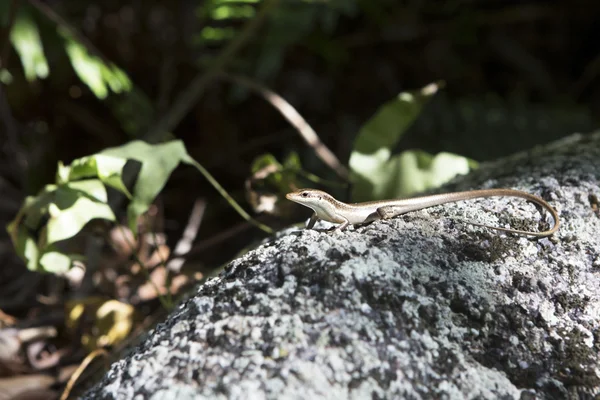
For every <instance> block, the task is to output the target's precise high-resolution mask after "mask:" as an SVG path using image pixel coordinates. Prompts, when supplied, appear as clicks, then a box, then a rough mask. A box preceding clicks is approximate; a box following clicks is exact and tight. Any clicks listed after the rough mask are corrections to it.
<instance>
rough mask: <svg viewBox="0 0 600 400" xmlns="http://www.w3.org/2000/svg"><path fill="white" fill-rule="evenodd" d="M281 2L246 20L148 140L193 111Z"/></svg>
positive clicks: (267, 0) (270, 0) (268, 3)
mask: <svg viewBox="0 0 600 400" xmlns="http://www.w3.org/2000/svg"><path fill="white" fill-rule="evenodd" d="M35 1H37V0H35ZM277 2H278V0H264V1H263V4H262V6H261V8H260V10H259V11H258V13H257V14H256V17H254V18H252V19H251V20H250V21H248V22H247V23H246V25H245V26H244V28H243V30H242V31H241V32H240V33H239V34H238V35H237V36H236V37H235V38H234V39H233V40H232V41H231V42H230V43H229V44H228V45H227V47H226V48H225V49H224V50H223V51H222V52H221V53H219V55H218V56H217V58H216V59H215V61H213V63H212V65H211V66H210V67H209V68H208V70H206V71H202V72H200V73H199V74H198V75H197V76H196V77H195V78H194V80H192V82H191V83H190V84H189V87H188V88H187V89H186V90H185V91H183V92H182V93H181V94H180V95H179V97H178V98H177V99H176V100H175V102H174V103H173V105H172V106H171V109H170V110H169V112H168V113H167V114H165V115H164V116H163V117H162V118H161V119H160V120H158V121H157V122H156V123H155V124H153V127H152V129H150V130H149V131H148V132H147V133H146V134H145V135H144V137H143V139H144V140H145V141H147V142H149V143H155V142H158V141H160V140H161V139H162V138H163V137H164V135H165V134H166V133H168V132H170V131H172V130H173V129H174V128H175V127H176V126H177V125H178V124H179V123H180V122H181V120H182V119H183V118H184V117H185V116H186V115H187V114H188V113H189V112H190V110H191V109H192V107H193V106H194V104H196V103H197V102H198V100H199V99H200V97H201V96H202V94H203V93H204V90H205V89H206V87H207V86H208V84H209V83H210V82H212V80H213V79H214V78H215V77H216V76H217V75H218V74H219V73H220V72H221V71H222V70H223V69H224V68H225V66H226V65H227V64H228V63H229V62H230V61H231V60H232V59H233V57H234V56H235V55H236V54H237V52H238V51H239V50H240V49H241V48H242V47H243V46H244V45H245V44H246V43H247V42H248V41H249V40H250V38H252V37H253V36H254V35H255V34H256V32H257V31H258V29H259V28H260V26H261V25H262V23H263V22H264V20H265V19H266V18H267V16H268V15H269V12H270V10H271V8H273V7H274V6H275V4H277Z"/></svg>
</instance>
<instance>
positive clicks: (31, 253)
mask: <svg viewBox="0 0 600 400" xmlns="http://www.w3.org/2000/svg"><path fill="white" fill-rule="evenodd" d="M12 228H13V229H12V230H11V227H10V225H9V227H8V229H9V230H11V233H12V232H14V233H15V234H16V241H15V243H14V246H15V250H16V252H17V254H18V255H19V256H20V257H21V258H22V259H23V261H25V264H26V265H27V268H28V269H29V270H31V271H35V270H37V267H38V255H39V252H40V251H39V249H38V246H37V243H36V241H35V239H34V238H33V236H32V235H31V234H30V233H29V232H28V231H27V228H25V227H24V226H23V225H20V226H19V225H17V226H14V227H12Z"/></svg>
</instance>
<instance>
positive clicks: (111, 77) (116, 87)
mask: <svg viewBox="0 0 600 400" xmlns="http://www.w3.org/2000/svg"><path fill="white" fill-rule="evenodd" d="M59 32H60V34H61V35H62V36H63V38H64V39H65V48H66V51H67V55H68V56H69V59H70V60H71V65H73V69H74V70H75V73H76V74H77V76H78V77H79V79H81V81H82V82H83V83H85V84H86V86H87V87H89V88H90V90H91V91H92V92H93V93H94V95H96V97H98V98H99V99H104V98H106V97H107V96H108V92H109V89H110V90H112V91H113V92H114V93H121V92H126V91H129V90H131V88H132V83H131V80H130V79H129V77H128V76H127V74H125V72H123V71H122V70H120V69H119V68H118V67H117V66H115V65H113V64H108V65H107V64H106V63H104V61H103V60H101V59H100V58H99V57H97V56H95V55H92V54H90V53H89V52H88V50H87V49H86V48H85V46H83V45H82V44H81V43H79V42H78V41H76V40H75V39H74V38H73V37H72V35H70V34H69V32H67V31H66V30H64V29H60V30H59Z"/></svg>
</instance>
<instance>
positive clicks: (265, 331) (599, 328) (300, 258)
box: [84, 134, 600, 399]
mask: <svg viewBox="0 0 600 400" xmlns="http://www.w3.org/2000/svg"><path fill="white" fill-rule="evenodd" d="M599 184H600V134H593V135H587V136H580V135H575V136H572V137H570V138H568V139H565V140H561V141H560V142H556V143H553V144H551V145H548V146H545V147H540V148H537V149H535V150H532V151H529V152H526V153H521V154H517V155H515V156H513V157H510V158H508V159H503V160H500V161H497V162H494V163H491V164H486V165H485V166H483V167H482V168H481V169H480V170H478V171H476V172H474V173H472V174H470V175H469V176H467V177H464V178H461V179H460V180H456V181H455V182H454V183H453V184H451V185H447V186H446V187H444V188H443V189H444V191H455V190H468V189H475V188H477V189H479V188H491V187H510V188H517V189H521V190H525V191H527V192H530V193H534V194H537V195H540V196H542V197H543V198H545V199H546V200H547V201H549V202H550V203H551V204H552V205H553V206H554V207H555V208H556V209H557V210H558V212H559V214H560V216H561V218H562V226H561V229H560V231H559V232H558V234H556V235H554V236H553V237H550V238H544V239H529V238H524V237H519V236H514V235H511V234H501V233H498V232H496V231H492V230H489V229H486V228H481V227H476V226H472V225H469V224H467V223H464V222H462V221H463V220H472V221H476V222H479V223H484V224H490V225H499V226H506V227H513V228H517V229H539V230H541V229H544V228H547V227H548V226H549V225H548V223H549V222H550V221H551V219H550V217H549V216H548V215H547V214H544V215H543V216H540V212H539V211H538V210H536V208H535V207H534V206H533V205H531V204H529V203H526V202H524V201H522V200H519V199H495V198H491V199H485V200H481V201H469V202H460V203H456V204H448V205H444V206H439V207H434V208H430V209H427V210H423V211H419V212H414V213H410V214H407V215H405V216H403V217H401V218H396V219H392V220H388V221H379V222H375V223H372V224H370V225H366V226H362V227H357V228H351V229H349V230H348V231H345V232H343V233H339V232H336V233H327V232H318V231H314V230H298V229H290V230H287V231H285V232H281V233H279V234H278V237H277V238H273V239H271V240H269V241H268V242H266V243H265V244H263V245H262V246H260V247H258V248H257V249H255V250H253V251H251V252H249V253H247V254H246V255H244V256H243V257H241V258H239V259H236V260H234V261H233V262H231V263H230V264H229V265H228V266H227V268H226V269H225V271H224V272H223V273H222V274H221V275H220V276H219V277H217V278H214V279H211V280H209V281H208V282H207V283H206V284H204V285H202V286H200V287H199V288H198V290H197V293H196V294H195V295H194V296H193V297H192V298H190V299H189V300H188V301H186V302H185V303H183V304H181V306H180V307H178V308H177V309H176V310H175V311H174V312H173V313H172V314H171V315H170V317H169V318H168V319H167V320H166V321H165V322H164V323H162V324H160V325H159V326H158V327H157V328H156V329H155V330H154V331H152V332H151V333H150V334H149V335H148V337H147V338H146V340H145V341H144V342H143V343H141V344H140V345H139V346H138V347H137V348H135V349H133V351H132V353H131V354H130V355H129V356H127V357H126V358H125V359H123V360H121V361H118V362H116V363H114V364H113V365H112V367H111V368H110V371H109V372H108V373H107V374H106V375H105V376H104V378H103V379H102V381H101V382H99V383H98V384H97V385H96V386H95V387H94V388H92V389H91V390H90V391H88V393H87V394H86V395H85V396H84V398H86V399H133V398H146V399H176V398H177V399H192V398H193V399H202V398H207V399H208V398H210V399H225V398H229V399H392V398H394V399H396V398H407V399H430V398H436V399H437V398H442V399H499V398H502V399H518V398H522V399H534V398H547V399H562V398H568V397H572V398H577V396H580V398H586V397H585V396H589V398H592V394H593V393H594V391H598V389H599V387H600V355H599V353H600V214H599V213H598V211H597V210H596V211H594V209H593V202H594V201H593V200H594V199H593V197H591V196H590V195H596V196H598V197H600V187H599Z"/></svg>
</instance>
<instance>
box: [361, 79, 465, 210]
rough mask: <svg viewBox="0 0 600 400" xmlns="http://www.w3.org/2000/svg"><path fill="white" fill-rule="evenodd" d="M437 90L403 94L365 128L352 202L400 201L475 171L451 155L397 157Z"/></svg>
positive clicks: (434, 87) (415, 153)
mask: <svg viewBox="0 0 600 400" xmlns="http://www.w3.org/2000/svg"><path fill="white" fill-rule="evenodd" d="M438 88H439V85H437V84H432V85H428V86H426V87H424V88H422V89H419V90H416V91H412V92H403V93H400V94H399V95H398V96H397V97H396V99H394V100H392V101H390V102H388V103H386V104H385V105H383V106H382V107H381V108H380V109H379V110H378V111H377V113H376V114H375V115H374V116H373V117H372V118H371V119H370V120H369V121H368V122H367V123H366V124H365V125H364V126H363V127H362V128H361V130H360V132H359V134H358V136H357V138H356V141H355V143H354V149H353V151H352V154H351V156H350V168H351V171H352V179H353V183H354V186H353V193H352V200H353V201H365V200H373V199H384V198H397V197H403V196H406V195H409V194H413V193H415V192H420V191H423V190H427V189H431V188H434V187H437V186H439V185H441V184H443V183H445V182H447V181H449V180H450V179H452V178H453V177H454V176H456V175H457V174H465V173H467V172H469V170H470V169H471V168H472V167H473V166H475V165H476V164H475V162H474V161H472V160H469V159H467V158H464V157H461V156H458V155H453V154H449V153H441V154H438V155H437V156H433V155H429V154H427V153H425V152H422V151H405V152H403V153H400V154H396V155H394V154H392V150H393V149H394V148H395V147H396V145H397V143H398V142H399V140H400V139H401V138H402V135H403V134H404V133H405V132H406V130H407V129H408V128H409V127H410V126H411V125H412V123H413V122H414V121H415V119H416V118H417V116H418V115H419V114H420V112H421V110H422V108H423V107H424V106H425V105H426V104H427V103H428V102H429V100H430V99H431V97H432V96H433V95H434V94H435V93H436V92H437V90H438Z"/></svg>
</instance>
